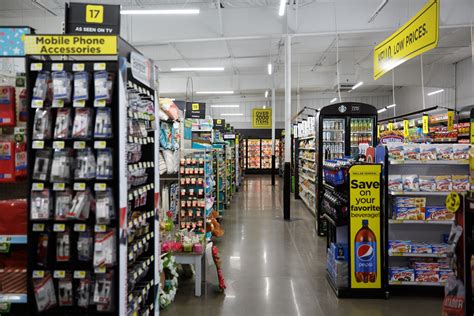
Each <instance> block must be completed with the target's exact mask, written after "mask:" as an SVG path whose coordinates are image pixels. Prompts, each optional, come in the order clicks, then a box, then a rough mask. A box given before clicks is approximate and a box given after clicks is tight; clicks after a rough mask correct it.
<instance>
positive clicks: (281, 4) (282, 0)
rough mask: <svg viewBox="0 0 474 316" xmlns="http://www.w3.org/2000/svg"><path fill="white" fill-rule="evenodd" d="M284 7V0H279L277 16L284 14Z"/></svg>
mask: <svg viewBox="0 0 474 316" xmlns="http://www.w3.org/2000/svg"><path fill="white" fill-rule="evenodd" d="M285 8H286V0H280V9H279V10H278V15H279V16H284V15H285Z"/></svg>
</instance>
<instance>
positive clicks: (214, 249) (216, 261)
mask: <svg viewBox="0 0 474 316" xmlns="http://www.w3.org/2000/svg"><path fill="white" fill-rule="evenodd" d="M212 258H213V259H214V264H215V265H216V270H217V278H218V279H219V289H220V290H221V291H222V292H224V291H225V289H226V288H227V286H226V285H225V280H224V276H223V275H222V269H221V258H220V257H219V248H217V247H216V246H212Z"/></svg>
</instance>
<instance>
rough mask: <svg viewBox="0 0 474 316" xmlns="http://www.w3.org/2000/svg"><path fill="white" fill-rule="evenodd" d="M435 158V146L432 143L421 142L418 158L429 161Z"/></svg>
mask: <svg viewBox="0 0 474 316" xmlns="http://www.w3.org/2000/svg"><path fill="white" fill-rule="evenodd" d="M436 159H437V150H436V146H435V145H432V144H421V146H420V160H423V161H430V160H436Z"/></svg>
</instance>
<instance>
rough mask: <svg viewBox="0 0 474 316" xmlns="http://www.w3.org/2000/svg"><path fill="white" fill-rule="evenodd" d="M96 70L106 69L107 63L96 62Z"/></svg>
mask: <svg viewBox="0 0 474 316" xmlns="http://www.w3.org/2000/svg"><path fill="white" fill-rule="evenodd" d="M94 70H96V71H97V70H105V63H95V64H94Z"/></svg>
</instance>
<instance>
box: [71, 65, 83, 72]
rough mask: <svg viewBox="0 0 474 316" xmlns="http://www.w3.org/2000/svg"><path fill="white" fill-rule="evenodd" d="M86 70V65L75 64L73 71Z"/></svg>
mask: <svg viewBox="0 0 474 316" xmlns="http://www.w3.org/2000/svg"><path fill="white" fill-rule="evenodd" d="M84 69H86V66H85V64H73V65H72V71H84Z"/></svg>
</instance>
